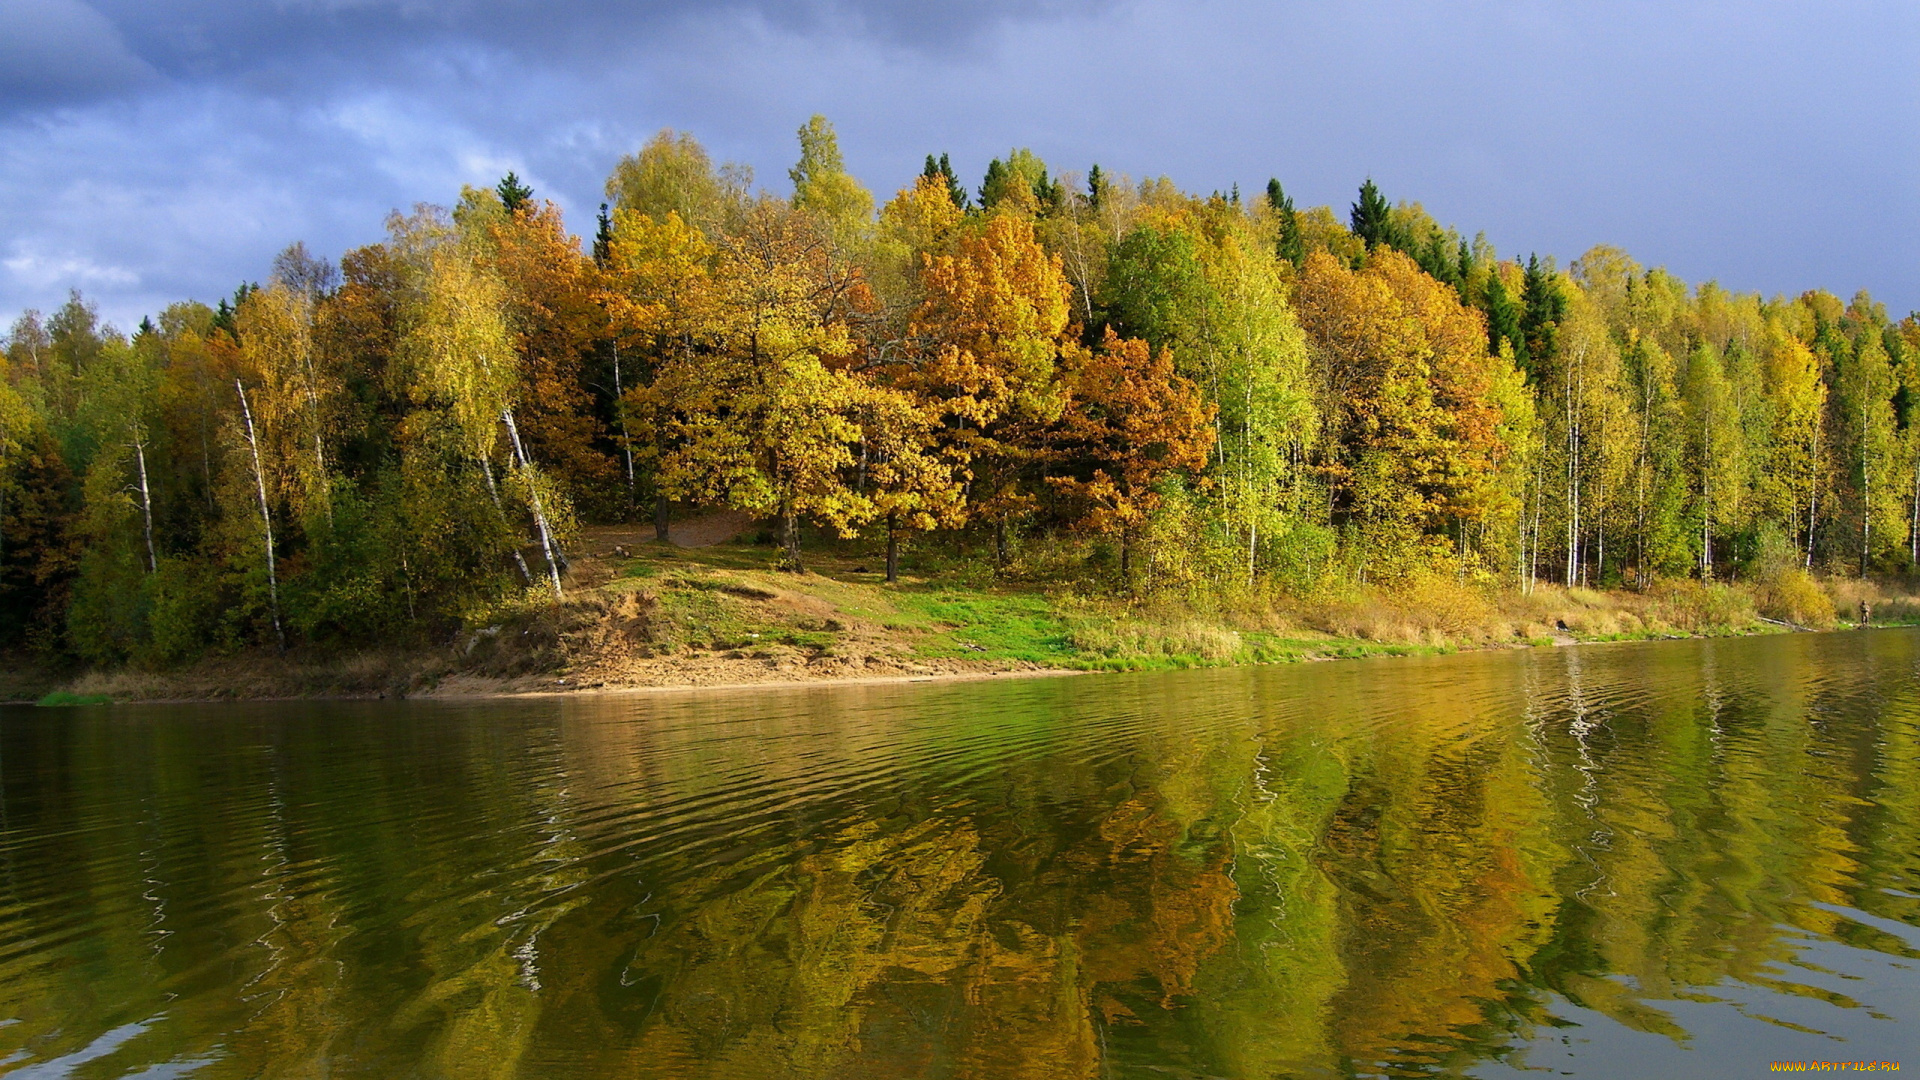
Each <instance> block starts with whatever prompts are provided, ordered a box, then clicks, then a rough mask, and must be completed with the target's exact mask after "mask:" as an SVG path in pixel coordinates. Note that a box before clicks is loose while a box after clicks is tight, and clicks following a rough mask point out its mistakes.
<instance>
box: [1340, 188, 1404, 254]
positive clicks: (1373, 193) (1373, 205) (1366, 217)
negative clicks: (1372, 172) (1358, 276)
mask: <svg viewBox="0 0 1920 1080" xmlns="http://www.w3.org/2000/svg"><path fill="white" fill-rule="evenodd" d="M1392 214H1393V208H1392V207H1391V206H1389V205H1388V204H1387V200H1386V198H1385V196H1383V195H1381V194H1380V189H1379V188H1378V187H1377V186H1375V184H1374V182H1373V177H1371V176H1369V177H1367V179H1366V182H1365V183H1363V184H1361V185H1360V198H1359V201H1357V202H1355V203H1354V204H1353V209H1352V210H1351V211H1350V212H1349V213H1348V215H1347V221H1348V224H1349V227H1350V228H1352V230H1353V235H1355V236H1357V237H1359V238H1360V239H1362V240H1364V241H1366V244H1367V250H1368V251H1372V250H1374V249H1375V248H1377V247H1379V246H1380V245H1381V244H1388V245H1393V246H1397V245H1394V241H1395V240H1396V239H1397V238H1396V237H1395V235H1394V232H1393V220H1392Z"/></svg>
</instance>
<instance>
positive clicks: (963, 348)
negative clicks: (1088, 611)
mask: <svg viewBox="0 0 1920 1080" xmlns="http://www.w3.org/2000/svg"><path fill="white" fill-rule="evenodd" d="M800 143H801V154H800V160H799V162H798V164H796V165H795V166H794V167H793V169H792V170H791V171H790V174H789V175H790V177H791V179H792V182H793V193H792V194H791V195H790V196H785V197H782V196H777V195H773V194H769V193H766V192H764V191H755V190H753V188H752V185H751V178H750V176H749V175H748V174H747V173H746V172H745V170H743V169H740V168H738V167H734V166H723V167H716V166H715V165H714V164H713V163H712V161H711V160H710V159H709V158H708V156H707V154H706V152H705V151H704V150H703V149H702V148H701V147H700V145H699V144H698V143H697V142H696V141H694V139H693V138H692V137H691V136H688V135H684V134H677V133H672V132H663V133H662V134H661V135H659V136H657V137H656V138H655V139H653V140H652V141H651V142H649V143H648V144H647V145H646V146H645V147H644V148H643V149H642V150H641V151H640V152H639V153H637V154H635V155H633V156H631V157H628V158H625V159H623V160H621V161H620V163H619V164H618V166H617V167H616V169H615V170H614V173H613V175H612V176H611V177H610V178H609V180H608V181H607V196H608V200H609V201H608V203H607V205H605V206H603V207H602V210H601V214H600V219H599V222H598V228H597V230H596V231H595V235H594V237H593V240H592V242H591V244H590V245H586V246H585V247H584V248H583V244H582V242H581V241H580V240H579V239H578V238H576V237H574V236H573V235H571V234H570V233H569V232H568V231H567V228H566V226H565V224H564V223H563V222H562V220H561V215H560V212H559V210H558V209H556V208H555V207H554V206H553V205H552V204H551V203H547V202H541V201H536V200H535V199H534V198H533V192H531V191H530V190H529V189H528V188H527V187H526V186H525V185H523V184H522V183H521V182H520V181H519V180H518V179H517V178H516V177H514V176H513V175H512V174H509V175H508V176H507V178H506V179H505V180H503V181H502V182H501V183H500V184H499V186H498V187H497V188H494V189H491V190H474V189H468V190H465V191H463V192H462V193H461V196H460V199H459V201H458V203H457V204H456V205H455V206H454V207H453V209H452V210H450V211H449V210H446V209H443V208H441V207H437V206H426V205H422V206H419V207H416V208H415V209H414V210H413V212H412V213H409V214H399V213H396V214H394V215H392V216H391V217H390V218H389V219H388V222H387V229H388V239H387V240H386V241H385V242H383V243H379V244H373V245H370V246H367V247H363V248H359V249H357V250H354V251H351V252H349V253H347V254H346V255H345V256H344V257H343V258H342V259H341V260H340V262H339V263H338V265H335V264H331V263H326V262H322V261H319V260H316V259H314V258H313V257H311V256H310V255H309V254H308V253H307V251H306V249H305V248H304V247H303V246H301V245H298V244H296V245H294V246H293V247H290V248H289V249H287V251H285V252H284V253H282V254H281V255H280V256H279V258H278V259H277V260H276V261H275V264H274V267H273V272H272V275H271V277H270V279H269V281H268V283H267V284H266V285H265V286H264V287H260V286H255V285H251V284H249V285H246V286H243V287H242V288H241V289H240V290H239V291H238V292H237V293H236V294H235V295H234V296H233V297H232V298H231V300H223V301H221V302H220V304H219V305H218V306H217V307H213V308H209V307H207V306H205V305H203V304H198V303H190V302H189V303H179V304H175V305H173V306H171V307H169V308H167V309H166V310H165V311H163V312H161V313H160V314H159V315H158V317H157V318H154V319H149V320H143V321H142V323H141V325H140V326H139V328H138V329H137V331H136V332H135V333H133V334H132V336H130V337H129V336H125V335H123V334H122V333H120V332H117V331H116V330H114V329H113V328H111V327H102V326H101V325H100V324H99V322H98V320H97V318H96V315H95V313H94V311H93V309H92V308H90V307H89V306H88V305H87V303H86V302H85V301H84V300H83V299H82V298H81V297H79V296H78V295H77V294H76V295H74V296H72V297H71V298H70V299H69V300H68V302H67V303H66V304H65V305H64V306H63V307H61V308H60V309H58V310H57V311H55V312H54V313H53V314H51V315H50V316H47V317H45V318H44V319H43V318H42V317H41V316H40V315H38V314H37V313H34V312H28V313H26V314H25V315H23V316H21V317H20V319H19V320H18V321H17V322H16V323H15V324H14V326H13V328H12V331H11V333H10V335H9V336H8V338H7V342H6V351H5V360H4V375H5V377H4V379H0V645H3V644H13V645H19V644H27V645H31V646H33V647H35V648H39V649H42V650H47V651H50V652H59V653H67V654H70V655H77V656H78V657H81V658H84V659H87V660H90V661H94V662H119V661H126V660H134V661H138V662H143V663H167V662H175V661H179V660H182V659H186V658H190V657H192V656H195V655H197V654H199V653H200V652H202V651H204V650H206V649H208V648H235V647H242V646H245V645H247V644H250V643H265V644H270V645H276V646H283V645H285V644H288V643H292V642H296V641H306V642H319V643H327V642H339V643H345V642H365V641H376V640H387V639H403V638H418V637H419V636H421V635H428V634H443V633H445V632H446V631H447V630H448V629H450V628H451V627H452V626H453V625H454V624H456V623H458V622H460V621H461V620H463V619H471V618H475V617H479V616H481V615H484V614H485V613H486V612H488V611H490V610H491V609H493V608H494V607H496V606H497V605H499V604H500V603H502V602H504V601H509V600H511V599H513V598H515V597H520V596H525V595H526V592H527V590H530V589H532V590H543V591H545V592H547V593H550V594H559V593H561V592H562V591H563V590H564V588H565V587H566V586H565V581H566V561H567V552H568V550H569V546H570V543H571V542H572V539H573V537H574V536H575V534H576V531H577V529H578V526H579V523H580V522H582V521H587V522H613V521H645V520H648V519H655V518H658V519H661V520H664V515H665V514H666V513H667V509H668V507H669V506H670V505H675V504H678V505H681V506H686V505H705V506H729V507H734V508H738V509H741V510H745V511H749V512H751V513H753V514H756V515H762V516H764V517H765V518H767V519H769V520H771V521H774V522H777V523H778V528H779V533H780V538H781V542H782V547H783V558H784V560H785V561H786V562H787V563H788V564H789V565H791V566H792V567H794V568H799V567H800V565H801V563H802V558H803V551H802V548H801V544H800V533H801V527H802V526H803V525H807V524H811V525H813V526H815V527H821V528H826V529H830V530H833V531H835V532H837V533H839V534H841V535H843V536H852V535H856V534H864V535H871V536H874V537H876V538H879V537H885V538H886V540H887V548H888V555H887V564H888V570H889V573H890V574H891V572H892V570H893V567H894V563H895V558H894V556H895V552H896V550H897V548H898V545H899V543H900V542H901V541H903V540H906V539H910V538H911V537H912V536H913V535H914V534H924V533H927V532H930V531H934V530H971V531H973V532H974V534H975V535H977V536H978V537H980V538H981V540H982V542H983V549H984V550H989V551H992V552H993V553H994V557H995V558H996V560H997V561H998V562H999V563H1000V564H1001V565H1002V566H1003V567H1004V566H1006V565H1008V564H1009V563H1010V562H1013V563H1018V562H1019V561H1020V560H1021V559H1022V557H1023V553H1024V555H1025V556H1026V557H1027V558H1028V559H1029V561H1031V560H1032V559H1033V558H1034V556H1035V553H1036V552H1040V551H1049V552H1052V553H1054V556H1055V557H1054V559H1053V561H1052V563H1051V564H1050V565H1053V566H1055V567H1059V566H1063V565H1064V566H1068V567H1072V566H1078V567H1080V569H1079V570H1077V571H1073V572H1077V573H1082V574H1084V575H1086V576H1087V577H1088V578H1089V580H1090V581H1096V582H1098V583H1099V584H1100V585H1101V586H1102V587H1118V588H1122V589H1125V590H1127V591H1131V592H1135V593H1151V592H1166V591H1175V592H1180V591H1185V592H1188V593H1196V592H1205V593H1210V594H1214V595H1219V594H1223V593H1234V592H1239V591H1248V592H1251V593H1252V594H1255V595H1259V594H1267V593H1273V592H1300V591H1306V590H1312V589H1315V588H1319V587H1323V586H1326V585H1328V584H1330V583H1335V584H1337V583H1340V582H1355V581H1362V582H1372V583H1379V584H1384V585H1388V586H1391V585H1392V583H1394V582H1395V581H1397V580H1401V579H1404V578H1407V577H1409V576H1415V575H1421V574H1445V575H1449V576H1453V577H1456V578H1464V579H1469V580H1478V581H1484V582H1487V583H1490V584H1499V583H1504V584H1507V585H1511V586H1517V587H1521V588H1531V587H1533V585H1534V584H1535V583H1536V582H1538V581H1540V580H1550V581H1554V582H1559V583H1565V584H1590V585H1626V586H1635V587H1644V586H1645V584H1646V583H1648V582H1649V581H1651V580H1653V579H1654V578H1655V577H1658V576H1662V575H1665V576H1693V577H1698V578H1709V579H1710V578H1716V577H1717V578H1727V577H1736V576H1750V577H1762V576H1766V575H1769V574H1779V573H1783V572H1787V571H1788V570H1791V569H1799V570H1803V571H1804V570H1823V569H1824V570H1830V571H1835V572H1847V573H1867V572H1896V571H1910V570H1911V569H1913V567H1914V564H1915V562H1916V555H1920V436H1916V435H1915V433H1914V428H1913V425H1912V424H1911V420H1912V407H1913V402H1914V396H1915V392H1916V390H1920V371H1916V366H1917V363H1920V323H1916V320H1915V318H1914V317H1913V316H1911V315H1910V316H1908V317H1907V318H1906V319H1904V320H1901V321H1899V322H1894V321H1891V320H1890V319H1889V318H1888V316H1887V314H1886V312H1885V310H1884V309H1883V308H1882V307H1881V305H1879V304H1877V303H1875V302H1873V301H1872V300H1871V299H1870V298H1869V297H1868V296H1866V295H1865V294H1864V293H1862V294H1860V295H1857V296H1855V297H1854V298H1853V299H1852V300H1851V301H1842V300H1840V299H1838V298H1837V297H1835V296H1833V295H1831V294H1828V293H1824V292H1809V293H1806V294H1804V295H1801V296H1799V297H1794V298H1790V299H1789V298H1776V299H1773V300H1765V299H1762V298H1761V297H1759V296H1756V295H1740V294H1733V293H1729V292H1726V291H1724V290H1722V289H1720V288H1718V287H1717V286H1715V285H1713V284H1711V283H1708V284H1705V285H1701V286H1699V287H1697V288H1689V287H1688V286H1687V285H1686V284H1685V283H1683V282H1681V281H1679V280H1678V279H1676V278H1674V277H1672V276H1670V275H1669V274H1667V273H1665V272H1664V271H1662V270H1658V269H1654V270H1646V269H1643V268H1641V267H1640V266H1638V265H1637V264H1635V263H1634V262H1633V261H1632V260H1631V259H1630V258H1628V257H1627V255H1626V254H1625V253H1623V252H1621V251H1619V250H1616V249H1613V248H1606V247H1601V248H1595V249H1594V250H1592V251H1589V252H1587V253H1586V254H1585V255H1582V256H1581V257H1580V258H1578V259H1576V260H1575V261H1574V262H1573V263H1572V264H1571V265H1569V266H1567V267H1565V268H1561V267H1559V266H1557V265H1556V264H1555V263H1554V262H1553V260H1551V259H1539V258H1529V259H1528V260H1527V261H1526V262H1525V264H1524V265H1523V264H1521V263H1519V262H1516V261H1503V260H1500V259H1498V258H1497V257H1496V256H1495V253H1494V251H1493V249H1492V248H1491V247H1490V246H1489V245H1488V244H1487V243H1486V242H1485V241H1484V240H1483V239H1476V240H1474V241H1472V242H1469V241H1467V240H1466V239H1464V238H1463V237H1461V236H1460V235H1459V234H1458V233H1456V232H1455V231H1454V230H1452V229H1450V228H1442V227H1441V226H1439V225H1438V224H1436V223H1435V222H1434V220H1433V219H1432V218H1431V217H1429V216H1428V215H1427V213H1426V212H1425V211H1424V210H1423V209H1422V208H1421V207H1420V206H1419V205H1418V204H1409V203H1400V204H1397V205H1395V204H1390V203H1389V202H1388V201H1387V200H1386V198H1384V197H1383V196H1382V195H1381V193H1380V192H1379V191H1378V190H1377V189H1376V188H1375V186H1374V185H1373V183H1372V182H1371V181H1369V182H1368V183H1367V184H1365V185H1364V186H1363V187H1362V188H1361V189H1360V193H1359V198H1358V200H1357V201H1356V202H1355V203H1354V204H1353V206H1352V207H1351V210H1350V213H1349V214H1348V215H1347V220H1346V221H1345V222H1344V223H1343V222H1342V221H1341V220H1340V219H1339V217H1338V216H1337V215H1336V214H1335V212H1334V211H1333V210H1331V209H1330V208H1327V207H1316V208H1312V209H1301V208H1296V207H1295V206H1294V204H1293V201H1292V200H1291V199H1290V198H1288V196H1287V195H1286V193H1285V192H1284V191H1283V190H1282V188H1281V186H1280V184H1279V183H1278V182H1270V183H1269V184H1268V185H1267V188H1266V190H1265V191H1264V192H1262V193H1260V194H1258V195H1257V196H1254V197H1250V198H1249V197H1243V195H1242V194H1241V193H1240V192H1239V191H1238V190H1235V191H1233V192H1231V193H1228V194H1221V193H1214V194H1213V195H1211V196H1208V197H1199V196H1195V195H1191V194H1186V193H1183V192H1181V191H1179V190H1177V189H1176V188H1175V187H1174V186H1173V185H1172V183H1171V182H1169V181H1167V180H1165V179H1161V180H1151V181H1146V182H1143V183H1135V182H1132V181H1129V180H1127V179H1126V178H1124V177H1117V176H1109V175H1107V174H1105V173H1103V172H1102V171H1101V170H1100V169H1099V168H1098V167H1095V168H1094V169H1092V170H1090V171H1089V173H1088V174H1087V175H1086V176H1084V177H1075V176H1067V175H1063V176H1059V177H1055V176H1051V175H1050V174H1049V172H1048V170H1047V168H1046V166H1045V165H1044V164H1043V163H1042V162H1041V161H1040V160H1039V159H1038V158H1036V157H1035V156H1034V155H1033V154H1031V153H1029V152H1027V151H1025V150H1020V151H1015V152H1014V153H1012V154H1011V155H1009V157H1008V158H1007V159H1005V160H996V161H994V162H993V164H992V165H991V166H990V167H989V168H988V171H987V175H986V177H985V181H984V183H983V184H982V185H981V186H980V188H979V189H978V190H977V191H969V190H968V189H967V188H966V187H964V186H963V185H962V184H961V183H960V182H959V181H958V179H957V178H956V177H955V175H954V171H953V169H952V168H951V166H950V165H949V163H948V160H947V158H946V157H945V156H944V155H943V156H941V157H940V158H938V159H935V158H933V157H929V158H928V159H927V162H926V167H925V171H924V172H923V173H922V175H921V176H920V177H919V178H918V179H917V180H916V181H915V182H914V183H913V184H912V185H910V186H909V187H907V188H906V189H904V190H902V191H901V192H900V193H899V194H898V195H896V196H894V198H893V199H892V200H891V201H889V202H887V203H886V204H885V205H884V206H882V207H880V208H879V210H878V212H877V213H876V212H875V210H874V199H873V197H872V196H871V195H870V194H869V193H868V192H867V191H866V190H865V189H864V188H862V187H861V186H860V184H859V183H858V182H857V181H855V180H854V179H853V177H851V176H850V175H848V173H847V172H846V171H845V168H844V167H843V165H842V161H841V157H840V153H839V149H838V147H837V144H836V141H835V138H834V133H833V130H832V128H831V127H830V126H829V125H827V123H826V122H825V121H824V120H822V119H820V118H817V117H816V118H815V119H813V120H812V121H810V122H809V123H808V124H807V125H806V126H805V127H803V128H802V129H801V131H800ZM1049 538H1051V539H1049ZM1062 553H1068V554H1070V556H1071V558H1068V557H1066V555H1063V554H1062ZM1042 561H1044V560H1042Z"/></svg>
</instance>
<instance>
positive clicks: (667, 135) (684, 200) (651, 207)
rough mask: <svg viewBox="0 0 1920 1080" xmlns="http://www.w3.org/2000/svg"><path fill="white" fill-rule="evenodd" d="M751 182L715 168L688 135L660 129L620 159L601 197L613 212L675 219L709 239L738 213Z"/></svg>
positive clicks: (736, 171) (735, 171)
mask: <svg viewBox="0 0 1920 1080" xmlns="http://www.w3.org/2000/svg"><path fill="white" fill-rule="evenodd" d="M752 179H753V178H752V174H751V172H749V171H748V170H747V169H746V168H745V167H744V166H738V165H725V166H721V167H719V168H715V166H714V164H713V159H712V158H710V157H708V156H707V151H706V149H705V148H704V147H702V146H701V145H700V143H699V141H698V140H696V139H695V138H694V137H693V136H692V135H690V134H688V133H686V132H675V131H672V130H665V129H663V130H662V131H660V132H659V133H658V134H656V135H655V136H654V137H653V138H651V139H649V140H647V143H646V145H645V146H643V147H641V148H640V152H639V153H637V154H630V155H628V156H626V157H623V158H621V159H620V161H619V163H618V164H616V165H615V166H614V168H613V173H612V175H610V176H608V177H607V186H606V192H607V199H608V200H609V201H610V202H611V203H612V204H613V207H614V209H615V210H630V211H633V212H635V213H640V214H645V215H647V216H648V217H651V218H653V219H654V220H656V221H662V220H665V219H666V216H667V215H668V214H678V215H679V216H680V220H681V221H683V222H686V223H687V224H688V225H691V226H693V227H694V228H696V229H699V230H701V231H702V232H705V233H709V234H711V233H713V232H715V231H716V230H718V229H719V228H720V227H721V225H722V224H723V222H724V221H725V219H726V218H727V217H728V216H729V215H730V214H731V213H733V212H734V211H735V210H737V209H738V208H739V206H740V205H741V203H742V201H743V199H744V197H745V192H746V189H747V187H748V186H749V185H750V184H751V183H752Z"/></svg>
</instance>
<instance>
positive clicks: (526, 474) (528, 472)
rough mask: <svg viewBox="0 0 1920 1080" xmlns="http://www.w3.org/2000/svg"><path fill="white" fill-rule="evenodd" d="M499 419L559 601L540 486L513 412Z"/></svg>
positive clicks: (555, 555) (553, 548)
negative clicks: (510, 449)
mask: <svg viewBox="0 0 1920 1080" xmlns="http://www.w3.org/2000/svg"><path fill="white" fill-rule="evenodd" d="M500 418H501V419H502V420H505V421H506V422H507V438H508V439H509V440H510V441H511V442H512V443H513V457H514V460H515V461H516V462H517V463H518V464H519V468H520V478H521V479H523V480H525V481H526V483H527V501H528V502H529V503H531V504H532V507H533V524H534V526H535V527H536V528H538V529H539V530H540V551H541V553H542V554H544V555H545V556H546V557H547V576H548V578H549V579H551V582H552V585H553V598H554V599H555V600H561V599H564V598H565V594H564V593H562V592H561V591H560V557H559V552H558V551H557V550H556V545H555V544H554V542H553V530H552V529H551V528H550V527H548V525H547V510H546V507H545V506H544V505H543V504H542V503H541V501H540V485H539V483H538V482H537V479H538V478H537V477H536V476H535V475H534V472H533V462H531V461H528V460H527V450H526V447H524V446H521V445H520V428H519V426H518V425H516V424H515V423H514V422H513V410H512V409H506V410H503V411H502V412H501V413H500Z"/></svg>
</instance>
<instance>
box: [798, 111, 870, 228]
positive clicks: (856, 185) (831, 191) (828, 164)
mask: <svg viewBox="0 0 1920 1080" xmlns="http://www.w3.org/2000/svg"><path fill="white" fill-rule="evenodd" d="M787 176H788V177H789V178H791V179H792V180H793V207H794V209H796V210H800V211H803V212H805V213H809V214H815V215H818V216H819V217H820V218H821V219H822V220H824V221H825V222H827V223H828V226H829V228H830V229H831V230H832V232H833V234H834V236H835V238H836V239H838V240H840V241H841V242H843V243H844V242H846V241H849V240H851V239H853V238H854V237H855V236H857V235H858V234H859V233H860V231H861V230H862V229H864V227H865V226H867V225H868V224H869V222H870V220H871V219H872V217H873V196H872V195H871V194H870V193H868V191H867V189H866V188H864V187H861V186H860V182H859V181H858V180H855V179H854V178H853V176H852V175H851V174H849V173H848V172H847V167H846V163H845V162H844V161H842V160H841V157H840V139H839V136H837V135H835V134H834V131H833V125H832V124H830V123H828V122H827V118H826V117H824V116H818V115H816V116H814V117H813V118H812V119H810V120H808V121H807V122H806V123H805V124H802V125H801V126H800V160H799V161H798V162H796V163H795V164H794V166H793V168H791V169H789V170H787Z"/></svg>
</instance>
